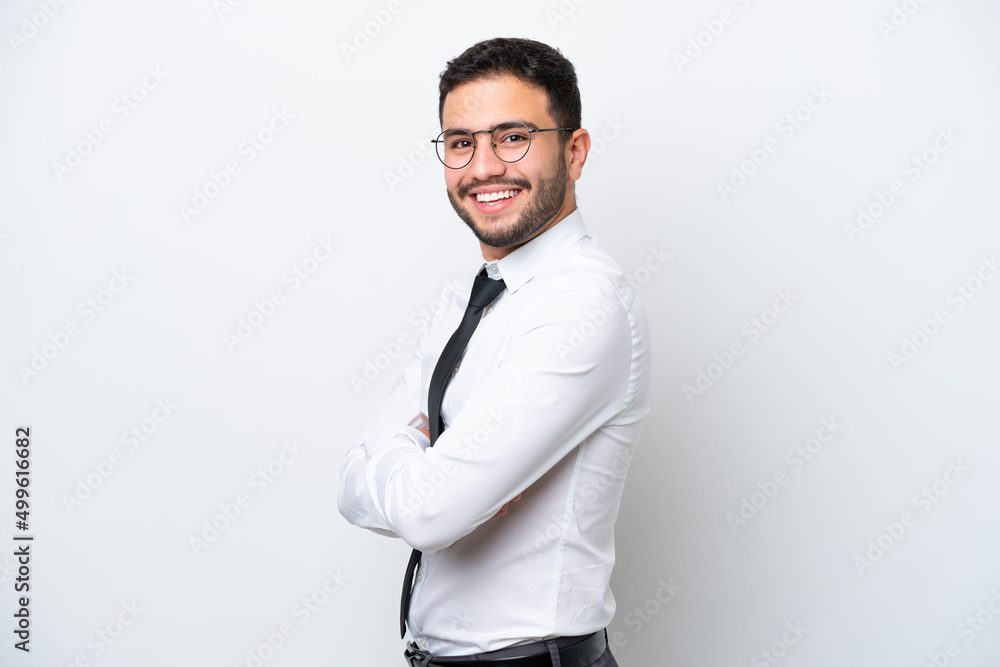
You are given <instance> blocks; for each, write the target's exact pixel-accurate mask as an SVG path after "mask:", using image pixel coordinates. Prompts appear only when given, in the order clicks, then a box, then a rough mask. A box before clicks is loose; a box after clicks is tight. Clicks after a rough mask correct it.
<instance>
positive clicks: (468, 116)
mask: <svg viewBox="0 0 1000 667" xmlns="http://www.w3.org/2000/svg"><path fill="white" fill-rule="evenodd" d="M547 107H548V98H547V96H546V94H545V91H544V90H542V89H541V88H537V87H534V86H530V85H528V84H526V83H524V82H523V81H521V80H520V79H517V78H514V77H509V76H508V77H501V78H496V79H485V80H481V81H473V82H470V83H465V84H462V85H461V86H458V87H457V88H455V89H454V90H452V91H451V92H450V93H448V96H447V97H446V98H445V102H444V108H443V110H442V114H441V124H442V129H444V130H453V129H460V130H468V131H470V132H475V131H477V130H487V129H490V128H492V127H494V126H496V125H499V124H501V123H505V122H508V121H519V122H522V123H526V124H527V125H528V126H529V127H532V128H551V127H558V126H557V125H556V124H555V121H554V120H553V119H552V118H551V117H550V116H549V113H548V110H547ZM560 134H561V133H560V132H535V133H533V134H532V135H531V148H530V149H529V150H528V154H527V155H525V156H524V157H523V158H521V159H520V160H518V161H517V162H504V161H502V160H501V159H500V158H498V157H497V156H496V154H495V153H494V152H493V149H492V147H491V146H490V136H489V133H482V134H477V135H476V145H477V147H476V151H475V154H474V155H473V158H472V161H471V162H470V163H469V164H467V165H466V166H465V167H463V168H461V169H448V168H445V170H444V171H445V183H446V185H447V187H448V199H449V200H450V201H451V205H452V206H453V207H454V209H455V212H456V213H458V216H459V217H460V218H461V219H462V220H464V221H465V224H467V225H468V226H469V228H470V229H472V231H473V233H474V234H475V235H476V238H478V239H479V241H480V242H481V243H483V244H485V245H487V246H491V247H494V248H507V247H510V246H516V245H520V244H521V243H524V242H525V241H527V240H528V239H530V238H532V237H533V236H536V235H537V234H540V233H541V232H543V231H544V230H545V229H547V228H548V227H550V226H551V224H554V223H555V222H557V221H558V220H559V219H561V218H563V217H565V215H566V214H568V213H569V212H571V211H564V208H565V207H567V205H568V204H569V202H570V201H571V199H572V196H571V195H572V189H571V187H570V179H569V174H568V171H567V168H566V159H565V157H564V155H563V150H562V146H563V144H562V142H561V141H560V136H559V135H560ZM491 193H492V194H491ZM495 193H502V194H501V195H500V198H498V199H495V200H493V201H484V199H485V198H486V196H487V195H491V196H490V199H492V198H493V197H496V194H495Z"/></svg>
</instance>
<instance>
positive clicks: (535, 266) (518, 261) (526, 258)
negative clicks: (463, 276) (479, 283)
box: [485, 208, 587, 292]
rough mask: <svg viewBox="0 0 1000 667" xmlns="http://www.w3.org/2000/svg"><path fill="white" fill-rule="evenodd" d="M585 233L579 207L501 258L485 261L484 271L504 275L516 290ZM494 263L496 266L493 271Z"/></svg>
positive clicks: (504, 279)
mask: <svg viewBox="0 0 1000 667" xmlns="http://www.w3.org/2000/svg"><path fill="white" fill-rule="evenodd" d="M586 235H587V226H586V225H585V224H584V222H583V215H582V214H581V213H580V209H579V208H577V209H575V210H574V211H573V212H572V213H570V214H569V215H567V216H566V217H565V218H563V219H562V220H560V221H559V222H557V223H556V224H554V225H553V226H552V227H550V228H549V229H547V230H545V231H544V232H542V233H541V234H539V235H538V236H536V237H535V238H533V239H531V240H530V241H528V242H527V243H525V244H524V245H522V246H521V247H519V248H517V249H516V250H514V251H513V252H511V253H510V254H509V255H507V256H506V257H504V258H503V259H498V260H494V261H492V262H486V265H485V266H486V275H487V276H489V277H490V278H494V279H497V280H499V279H500V278H503V281H504V284H505V285H507V291H508V292H516V291H517V290H518V289H519V288H520V287H521V286H522V285H524V284H525V283H527V282H528V281H529V280H531V279H532V278H534V277H535V275H537V274H538V273H539V272H540V271H541V270H542V269H543V268H545V266H546V265H547V264H548V263H549V262H551V261H552V260H553V259H555V258H556V257H558V256H559V255H561V254H562V253H563V252H565V251H566V249H567V248H569V247H570V246H571V245H573V244H574V243H576V242H577V241H579V240H580V239H582V238H583V237H584V236H586ZM493 267H496V268H497V270H496V271H494V270H493Z"/></svg>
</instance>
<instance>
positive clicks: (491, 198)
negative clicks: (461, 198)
mask: <svg viewBox="0 0 1000 667" xmlns="http://www.w3.org/2000/svg"><path fill="white" fill-rule="evenodd" d="M519 194H521V190H520V189H515V190H500V191H499V192H480V193H478V194H476V195H475V197H476V201H477V202H480V203H483V204H489V203H491V202H495V201H500V200H502V199H513V198H514V197H516V196H518V195H519Z"/></svg>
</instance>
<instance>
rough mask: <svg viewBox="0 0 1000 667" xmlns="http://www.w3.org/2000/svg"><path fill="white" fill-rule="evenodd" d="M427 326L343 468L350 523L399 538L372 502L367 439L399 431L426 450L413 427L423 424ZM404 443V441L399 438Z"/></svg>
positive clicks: (342, 495) (343, 503)
mask: <svg viewBox="0 0 1000 667" xmlns="http://www.w3.org/2000/svg"><path fill="white" fill-rule="evenodd" d="M427 331H428V329H427V327H426V326H425V327H424V331H423V334H422V335H421V336H420V338H419V340H418V341H417V345H416V346H415V348H414V351H413V354H412V355H411V358H410V361H409V364H408V365H407V367H406V369H405V370H404V371H403V373H402V374H401V375H400V376H399V378H397V379H396V382H395V383H394V384H393V386H392V388H391V389H390V391H389V397H388V398H387V399H386V402H385V403H384V404H383V406H382V409H381V410H380V411H379V415H378V417H377V418H376V419H375V420H374V422H373V423H372V424H370V425H369V426H368V427H367V428H366V429H365V432H364V433H363V435H362V442H359V443H357V444H356V445H354V446H353V447H351V448H350V449H349V450H348V451H347V455H346V456H345V457H344V461H343V463H342V464H341V467H340V489H339V491H338V493H337V506H338V509H339V510H340V513H341V514H342V515H343V516H344V518H345V519H347V520H348V521H349V522H350V523H352V524H354V525H355V526H359V527H361V528H366V529H368V530H371V531H373V532H375V533H378V534H380V535H385V536H387V537H398V535H397V534H396V533H395V532H393V530H392V528H391V527H390V526H389V525H388V524H387V523H386V521H385V519H384V518H383V515H382V513H381V512H380V511H379V509H378V508H377V506H376V505H375V503H374V502H373V494H372V492H371V487H370V486H369V475H368V474H367V473H368V468H369V462H368V459H367V456H366V454H365V447H364V442H363V441H364V440H365V439H367V438H371V437H372V434H374V433H379V432H385V431H390V432H395V431H399V432H400V433H401V437H404V438H407V439H408V442H409V444H410V445H411V446H413V447H415V448H416V449H417V451H423V449H424V448H426V447H427V446H428V445H429V444H430V442H429V441H428V440H427V438H426V437H425V436H424V434H423V433H421V432H420V431H417V430H416V429H415V428H413V427H414V426H421V425H424V426H426V425H425V424H422V420H421V418H420V400H421V378H420V373H421V364H422V361H423V356H424V351H425V349H426V344H427ZM400 443H402V440H400Z"/></svg>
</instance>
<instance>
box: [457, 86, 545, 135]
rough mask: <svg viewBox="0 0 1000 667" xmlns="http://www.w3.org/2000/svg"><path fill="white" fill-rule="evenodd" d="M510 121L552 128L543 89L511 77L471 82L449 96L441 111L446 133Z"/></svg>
mask: <svg viewBox="0 0 1000 667" xmlns="http://www.w3.org/2000/svg"><path fill="white" fill-rule="evenodd" d="M511 120H518V121H524V122H528V123H534V124H535V125H536V126H538V127H551V123H552V118H551V117H550V116H549V113H548V96H547V95H546V94H545V90H544V89H542V88H539V87H538V86H533V85H530V84H528V83H525V82H524V81H522V80H521V79H518V78H516V77H512V76H503V77H496V78H490V79H482V80H479V81H470V82H468V83H463V84H462V85H460V86H457V87H455V88H454V89H453V90H452V91H451V92H450V93H448V96H447V97H446V98H445V100H444V107H443V108H442V110H441V127H442V128H443V129H445V130H450V129H466V130H481V129H486V128H489V127H493V126H494V125H497V124H499V123H503V122H506V121H511Z"/></svg>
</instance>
